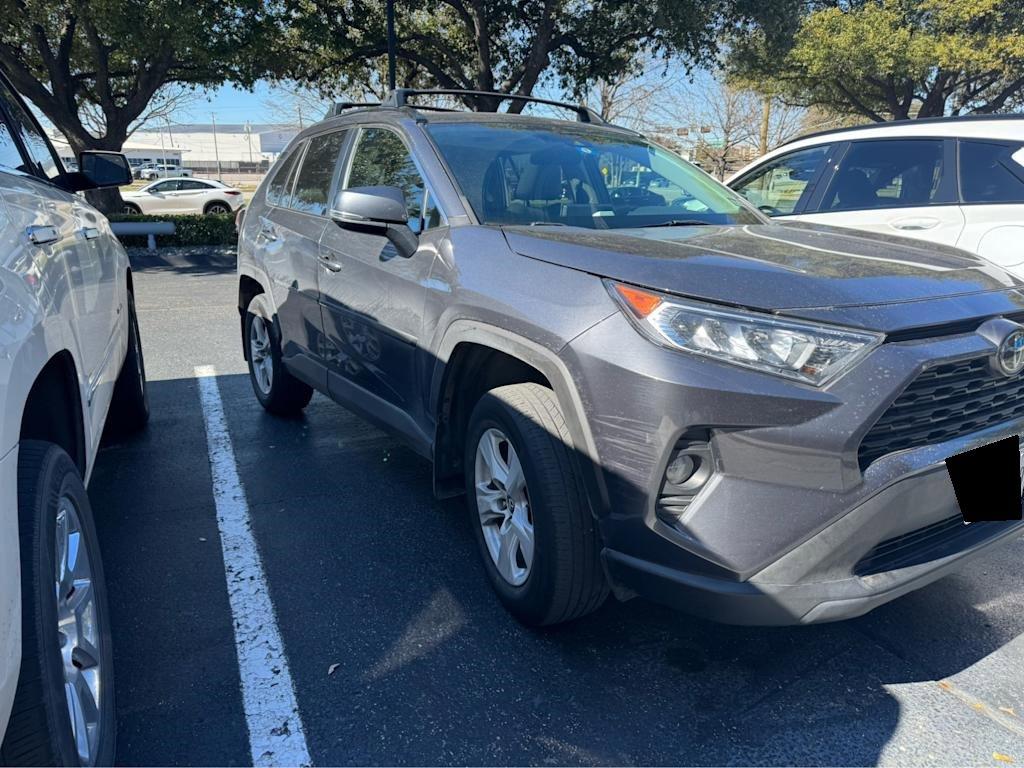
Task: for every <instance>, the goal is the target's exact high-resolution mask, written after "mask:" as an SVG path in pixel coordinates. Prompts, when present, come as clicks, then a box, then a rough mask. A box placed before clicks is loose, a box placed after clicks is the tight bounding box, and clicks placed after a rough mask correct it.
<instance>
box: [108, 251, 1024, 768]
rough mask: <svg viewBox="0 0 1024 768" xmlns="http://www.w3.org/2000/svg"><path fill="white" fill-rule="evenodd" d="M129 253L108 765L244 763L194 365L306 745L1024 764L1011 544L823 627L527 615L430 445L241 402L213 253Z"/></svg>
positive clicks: (112, 452)
mask: <svg viewBox="0 0 1024 768" xmlns="http://www.w3.org/2000/svg"><path fill="white" fill-rule="evenodd" d="M133 260H134V263H135V278H134V280H135V288H136V295H137V305H138V310H139V320H140V323H141V329H142V338H143V343H144V346H145V353H146V365H147V372H148V375H149V381H150V396H151V401H152V421H151V423H150V426H149V428H148V429H147V431H146V432H145V433H144V434H142V435H140V436H138V437H136V438H133V439H131V440H130V441H127V442H123V443H118V444H112V445H109V446H107V447H106V448H105V449H104V450H103V452H102V453H101V455H100V458H99V460H98V462H97V465H96V468H95V471H94V474H93V478H92V482H91V485H90V495H91V498H92V502H93V506H94V509H95V511H96V516H97V522H98V525H99V528H100V536H101V538H102V544H103V555H104V561H105V567H106V574H107V580H108V583H109V590H110V602H111V612H112V618H113V630H114V641H115V650H114V653H115V662H116V697H117V707H118V728H119V734H118V747H117V756H118V762H120V763H124V764H167V765H179V764H215V765H216V764H222V765H235V764H246V763H251V762H252V760H253V755H252V754H251V752H250V742H249V735H248V731H247V725H246V716H245V711H244V708H243V703H242V695H241V692H240V672H239V663H238V660H237V654H236V646H235V637H234V628H233V620H232V613H231V608H230V605H229V595H228V586H227V579H226V577H225V563H224V558H223V556H222V549H221V546H220V540H219V533H218V523H217V516H216V506H215V497H214V485H213V480H212V477H213V476H212V474H211V460H210V446H209V445H208V440H207V433H206V430H205V428H204V414H203V406H202V401H201V395H202V393H201V391H200V385H199V381H198V379H197V378H196V369H197V368H202V367H204V366H212V367H213V369H214V370H213V371H207V373H210V374H215V375H214V376H213V379H212V380H213V382H215V385H216V391H217V392H218V393H219V396H220V400H221V402H222V403H223V414H224V420H225V424H226V429H227V434H228V436H229V438H230V444H231V447H232V449H233V453H234V459H235V465H236V467H237V473H238V478H239V480H240V482H241V486H242V488H243V490H244V495H245V499H246V501H247V503H248V510H249V514H250V516H251V520H252V533H253V536H254V538H255V541H256V543H257V545H258V548H259V552H260V555H261V556H262V560H263V566H264V571H265V574H266V583H267V585H268V589H269V594H270V598H271V600H272V602H273V607H274V609H275V611H276V616H277V625H278V627H279V629H280V635H281V640H282V642H283V648H284V653H285V655H286V657H287V662H288V665H289V667H290V672H291V677H292V680H293V683H294V689H295V700H296V702H297V705H298V709H299V714H300V715H301V722H302V726H303V728H304V732H305V738H306V742H307V744H308V750H309V756H310V758H311V759H312V762H313V763H314V764H316V765H331V764H353V763H355V764H367V763H373V764H380V763H383V764H410V763H411V764H448V763H455V764H577V763H593V764H634V763H638V764H724V765H747V764H792V763H796V764H826V765H871V764H876V763H883V764H887V765H939V764H941V765H947V764H972V765H1007V764H1010V762H1011V761H1012V763H1014V764H1017V765H1020V764H1024V565H1022V563H1024V539H1019V540H1017V541H1015V542H1013V543H1012V544H1009V545H1007V546H1005V547H1003V548H1002V549H1001V550H999V551H998V552H997V553H995V554H994V555H993V556H992V557H990V558H988V559H986V560H984V561H982V562H980V563H976V564H974V565H972V566H970V567H968V568H967V570H966V571H964V572H963V573H962V574H960V575H957V576H952V577H949V578H947V579H945V580H943V581H940V582H938V583H936V584H934V585H932V586H930V587H928V588H925V589H924V590H921V591H919V592H917V593H915V594H912V595H910V596H908V597H905V598H903V599H901V600H898V601H896V602H895V603H891V604H889V605H887V606H885V607H883V608H881V609H879V610H877V611H875V612H874V613H872V614H870V615H868V616H866V617H864V618H862V619H858V620H854V621H850V622H846V623H842V624H833V625H823V626H815V627H802V628H792V629H757V628H737V627H727V626H721V625H716V624H711V623H708V622H704V621H700V620H697V619H694V618H691V617H688V616H686V615H684V614H681V613H677V612H673V611H670V610H668V609H664V608H661V607H658V606H656V605H652V604H650V603H646V602H643V601H640V600H634V601H632V602H629V603H616V602H614V601H609V602H608V603H607V604H606V605H605V606H604V607H603V608H602V609H601V610H600V611H598V612H597V613H596V614H594V615H592V616H589V617H587V618H585V619H583V620H581V621H579V622H576V623H574V624H572V625H569V626H565V627H561V628H556V629H553V630H549V631H544V632H537V631H530V630H527V629H524V628H522V627H521V626H519V625H518V624H516V622H515V621H514V620H512V619H511V618H510V617H509V616H508V615H507V614H506V613H505V612H504V610H503V609H502V608H501V606H500V605H499V604H498V602H497V600H496V599H495V598H494V597H493V596H492V594H491V591H490V587H489V586H488V584H487V583H486V581H485V577H484V573H483V570H482V566H481V564H480V563H479V561H478V557H477V553H476V551H475V549H474V543H473V540H472V538H471V532H470V529H469V527H468V525H467V524H466V520H467V515H466V512H465V509H464V507H463V506H462V504H461V503H460V502H446V503H438V502H435V501H434V500H433V499H432V497H431V480H430V468H429V466H428V465H427V463H426V462H424V461H423V460H422V459H420V458H418V457H417V456H416V455H415V454H414V453H413V452H412V451H411V450H409V449H407V448H405V447H404V446H403V445H402V444H401V443H400V442H398V441H396V440H394V439H393V438H391V437H389V436H388V435H385V434H384V433H382V432H380V431H378V430H376V429H375V428H373V427H371V426H368V425H367V424H365V423H364V422H362V421H360V420H359V419H357V418H356V417H355V416H353V415H351V414H349V413H348V412H347V411H345V410H343V409H342V408H340V407H339V406H336V405H334V404H333V403H332V402H330V401H329V400H327V399H326V398H324V397H322V396H320V395H317V396H315V397H314V400H313V402H312V403H311V405H310V407H309V408H308V409H307V410H306V412H305V416H304V417H303V418H302V419H300V420H282V419H278V418H274V417H272V416H269V415H267V414H266V413H264V412H263V411H262V409H261V408H260V407H259V405H258V403H257V402H256V399H255V397H254V396H253V394H252V390H251V388H250V385H249V381H248V378H247V375H246V369H245V364H244V361H243V360H242V356H241V350H240V342H239V331H238V315H237V312H236V310H235V297H236V293H235V275H234V257H233V254H232V253H230V252H212V253H199V252H193V253H180V252H169V251H162V252H160V254H158V255H157V256H155V257H154V256H144V255H141V254H136V255H133ZM335 665H336V666H335ZM330 670H333V671H332V672H330Z"/></svg>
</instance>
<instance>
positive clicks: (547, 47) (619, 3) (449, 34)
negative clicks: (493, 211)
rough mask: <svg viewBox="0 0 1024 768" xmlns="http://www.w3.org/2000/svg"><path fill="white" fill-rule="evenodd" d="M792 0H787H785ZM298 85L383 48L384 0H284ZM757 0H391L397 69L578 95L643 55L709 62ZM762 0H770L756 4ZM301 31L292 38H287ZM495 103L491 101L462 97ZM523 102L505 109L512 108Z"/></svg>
mask: <svg viewBox="0 0 1024 768" xmlns="http://www.w3.org/2000/svg"><path fill="white" fill-rule="evenodd" d="M792 1H793V0H787V2H792ZM284 2H285V5H286V7H287V10H288V12H289V18H291V19H292V20H293V21H292V30H291V34H292V35H293V36H294V37H293V40H292V41H291V43H290V47H292V48H293V49H295V50H296V53H297V54H298V55H297V56H296V58H295V59H294V63H295V67H294V69H293V72H292V73H291V76H292V77H294V78H295V79H297V80H301V81H304V82H306V83H310V82H317V83H327V84H331V83H337V82H338V78H339V75H340V76H341V79H342V82H343V83H344V82H350V81H352V80H355V81H363V82H365V81H366V80H367V74H368V69H369V68H370V67H373V66H375V64H374V62H375V61H376V60H377V59H378V57H380V56H382V55H384V54H385V53H386V52H387V41H386V39H385V34H384V30H385V23H384V22H385V19H384V2H383V0H284ZM773 5H774V4H773V3H768V4H763V3H760V2H758V1H757V0H651V2H644V3H636V2H633V0H591V2H588V3H586V4H580V3H574V2H570V1H569V0H407V1H406V2H402V3H399V4H398V8H397V19H396V21H397V38H398V41H397V50H396V54H397V59H398V61H399V63H400V64H403V65H404V67H405V70H404V74H405V76H406V77H409V76H412V77H417V78H420V79H424V78H428V79H429V80H430V81H432V82H433V83H434V84H436V86H437V87H440V88H455V89H464V90H480V91H501V92H507V93H516V94H520V95H530V94H532V93H533V92H534V90H535V89H536V88H537V87H538V86H539V85H541V84H542V83H545V82H547V83H548V84H550V85H553V86H558V87H560V88H562V89H563V90H565V91H568V92H571V93H573V94H575V95H576V96H578V97H583V96H584V95H585V94H586V93H587V91H588V90H589V84H592V83H594V82H596V81H598V80H605V81H609V82H610V81H614V80H615V78H616V77H617V76H619V75H621V74H622V73H624V72H630V71H633V70H635V68H636V66H637V62H638V61H641V60H643V58H644V55H645V54H646V53H654V54H657V55H660V56H668V55H676V56H679V57H680V59H681V60H683V61H685V62H686V63H687V65H688V66H691V65H695V64H699V63H703V62H707V61H709V60H710V59H711V58H712V57H713V56H714V54H715V52H716V50H717V42H718V39H719V33H720V31H721V30H722V29H723V28H724V27H725V26H728V25H730V24H734V23H739V22H746V21H749V20H751V19H757V18H759V17H760V16H761V15H764V14H771V13H774V11H773V10H772V6H773ZM763 6H768V8H764V7H763ZM299 41H301V45H297V43H299ZM463 101H464V102H465V103H466V104H467V105H468V106H470V107H471V108H475V109H482V110H490V111H493V110H496V109H498V108H499V106H500V104H501V102H500V101H499V100H495V99H486V98H465V99H464V100H463ZM523 106H524V105H523V103H522V102H512V103H511V104H510V105H509V107H508V108H509V110H510V111H513V112H518V111H521V110H522V108H523Z"/></svg>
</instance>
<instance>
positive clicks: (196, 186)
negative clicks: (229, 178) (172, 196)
mask: <svg viewBox="0 0 1024 768" xmlns="http://www.w3.org/2000/svg"><path fill="white" fill-rule="evenodd" d="M178 189H180V190H186V189H187V190H189V191H190V192H195V191H196V190H202V191H204V192H205V191H206V190H208V189H213V187H211V186H210V185H209V184H204V183H203V182H201V181H193V180H191V179H179V180H178Z"/></svg>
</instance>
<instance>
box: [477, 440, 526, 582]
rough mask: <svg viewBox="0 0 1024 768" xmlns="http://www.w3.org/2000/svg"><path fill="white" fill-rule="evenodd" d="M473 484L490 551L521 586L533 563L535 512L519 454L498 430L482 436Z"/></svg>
mask: <svg viewBox="0 0 1024 768" xmlns="http://www.w3.org/2000/svg"><path fill="white" fill-rule="evenodd" d="M474 484H475V487H476V505H477V512H478V514H479V516H480V527H481V528H482V529H483V534H484V543H485V544H486V545H487V552H488V553H489V554H490V556H491V560H492V561H493V562H494V565H495V567H496V568H497V569H498V573H500V574H501V576H502V578H503V579H505V581H507V582H508V583H509V584H511V585H512V586H514V587H518V586H521V585H523V584H524V583H525V582H526V580H527V579H528V578H529V576H530V569H531V568H532V566H533V555H534V532H533V512H532V510H531V509H530V495H529V491H528V489H527V487H526V476H525V475H524V474H523V466H522V464H521V462H520V461H519V456H518V455H517V454H516V450H515V448H514V447H513V445H512V442H511V441H510V440H509V439H508V437H507V436H506V435H505V434H504V433H503V432H502V431H501V430H499V429H494V428H491V429H488V430H487V431H486V432H484V433H483V434H482V435H481V436H480V442H479V443H478V444H477V449H476V466H475V475H474Z"/></svg>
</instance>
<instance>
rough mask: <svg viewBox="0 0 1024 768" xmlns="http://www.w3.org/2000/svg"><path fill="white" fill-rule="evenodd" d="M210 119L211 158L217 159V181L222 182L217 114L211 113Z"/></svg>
mask: <svg viewBox="0 0 1024 768" xmlns="http://www.w3.org/2000/svg"><path fill="white" fill-rule="evenodd" d="M210 118H211V120H212V121H213V156H214V157H215V158H216V159H217V181H220V182H223V181H224V179H223V178H222V174H221V171H220V150H219V149H218V148H217V113H216V112H211V113H210Z"/></svg>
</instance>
